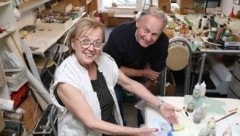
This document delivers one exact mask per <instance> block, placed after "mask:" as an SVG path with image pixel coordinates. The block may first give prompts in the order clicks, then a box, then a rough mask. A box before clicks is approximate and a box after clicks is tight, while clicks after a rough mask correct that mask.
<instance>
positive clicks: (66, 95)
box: [57, 83, 156, 135]
mask: <svg viewBox="0 0 240 136" xmlns="http://www.w3.org/2000/svg"><path fill="white" fill-rule="evenodd" d="M57 94H58V96H59V98H60V99H61V101H62V102H63V104H64V105H65V106H66V108H67V109H68V110H69V111H70V112H71V113H72V114H73V115H74V116H75V117H76V118H77V119H79V120H80V121H81V122H82V123H83V124H85V125H86V126H87V127H88V128H90V129H93V130H94V131H98V132H100V133H104V134H110V135H137V134H144V135H151V132H156V129H151V128H132V127H123V126H120V125H115V124H112V123H108V122H105V121H102V120H99V119H97V118H96V117H95V116H94V113H93V111H92V109H91V107H90V106H89V104H88V102H87V100H86V99H85V97H84V96H83V95H82V93H81V91H79V90H77V88H75V87H73V86H71V85H68V84H65V83H61V84H59V85H58V87H57Z"/></svg>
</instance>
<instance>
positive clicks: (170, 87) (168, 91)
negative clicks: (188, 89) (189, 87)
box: [165, 71, 176, 96]
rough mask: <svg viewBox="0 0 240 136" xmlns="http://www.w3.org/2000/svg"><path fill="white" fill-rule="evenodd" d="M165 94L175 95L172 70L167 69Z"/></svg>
mask: <svg viewBox="0 0 240 136" xmlns="http://www.w3.org/2000/svg"><path fill="white" fill-rule="evenodd" d="M165 87H166V94H165V95H168V96H174V95H175V90H176V82H175V79H174V77H173V74H172V72H170V71H168V73H167V82H166V85H165Z"/></svg>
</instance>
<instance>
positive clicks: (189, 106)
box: [187, 101, 194, 113]
mask: <svg viewBox="0 0 240 136" xmlns="http://www.w3.org/2000/svg"><path fill="white" fill-rule="evenodd" d="M187 111H188V112H190V113H191V112H193V111H194V103H193V101H190V102H189V103H188V104H187Z"/></svg>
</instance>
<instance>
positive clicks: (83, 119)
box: [51, 18, 178, 136]
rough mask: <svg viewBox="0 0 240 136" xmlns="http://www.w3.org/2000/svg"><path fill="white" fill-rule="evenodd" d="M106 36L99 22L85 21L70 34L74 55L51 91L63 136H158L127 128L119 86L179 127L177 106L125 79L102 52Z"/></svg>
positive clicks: (58, 73)
mask: <svg viewBox="0 0 240 136" xmlns="http://www.w3.org/2000/svg"><path fill="white" fill-rule="evenodd" d="M104 36H105V27H104V26H103V24H101V23H99V21H97V20H96V19H94V18H82V19H80V21H79V22H78V23H77V24H76V25H75V26H74V27H73V29H72V30H70V32H69V44H70V49H71V55H70V56H69V57H68V58H66V59H65V60H64V61H63V62H62V64H61V65H60V66H59V67H58V68H57V69H56V71H55V81H54V84H53V85H52V87H51V97H52V100H53V102H54V104H55V105H56V106H57V107H58V108H59V111H60V112H59V122H58V134H59V135H60V136H65V135H74V136H88V135H89V136H90V135H91V136H100V135H143V136H148V135H153V133H154V132H156V131H158V129H157V128H154V129H153V128H133V127H123V126H122V119H121V115H120V111H119V107H118V104H117V99H116V95H115V92H114V86H115V84H116V83H118V84H120V85H121V86H123V87H124V88H126V90H129V91H130V92H131V93H135V94H136V95H138V96H139V97H141V98H142V99H144V100H146V101H147V102H149V103H150V104H152V105H155V106H156V107H157V108H159V112H160V113H161V114H162V115H163V116H164V117H165V118H166V119H167V120H168V121H169V122H170V123H178V121H177V117H176V114H175V112H174V107H173V106H171V105H169V104H167V103H164V102H163V101H161V100H159V99H158V98H157V97H155V96H154V95H152V94H151V93H150V92H149V91H148V90H147V89H146V88H145V87H144V86H143V85H141V84H139V83H137V82H136V81H134V80H131V79H130V78H128V77H127V76H125V75H124V74H123V73H122V72H121V71H120V70H119V69H118V67H117V65H116V63H115V61H114V60H113V59H112V58H111V57H110V56H109V55H107V54H106V53H103V52H102V48H103V42H104V39H105V37H104ZM136 90H137V91H136Z"/></svg>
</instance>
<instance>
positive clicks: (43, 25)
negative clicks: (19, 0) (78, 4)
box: [36, 18, 73, 31]
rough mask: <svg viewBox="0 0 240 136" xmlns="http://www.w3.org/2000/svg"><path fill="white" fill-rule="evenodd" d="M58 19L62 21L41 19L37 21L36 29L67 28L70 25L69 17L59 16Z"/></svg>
mask: <svg viewBox="0 0 240 136" xmlns="http://www.w3.org/2000/svg"><path fill="white" fill-rule="evenodd" d="M60 20H64V23H57V22H53V23H44V22H41V21H37V23H36V29H38V30H39V29H43V30H63V31H65V30H67V29H69V28H70V27H71V26H72V23H73V22H72V19H71V18H61V19H60Z"/></svg>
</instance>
